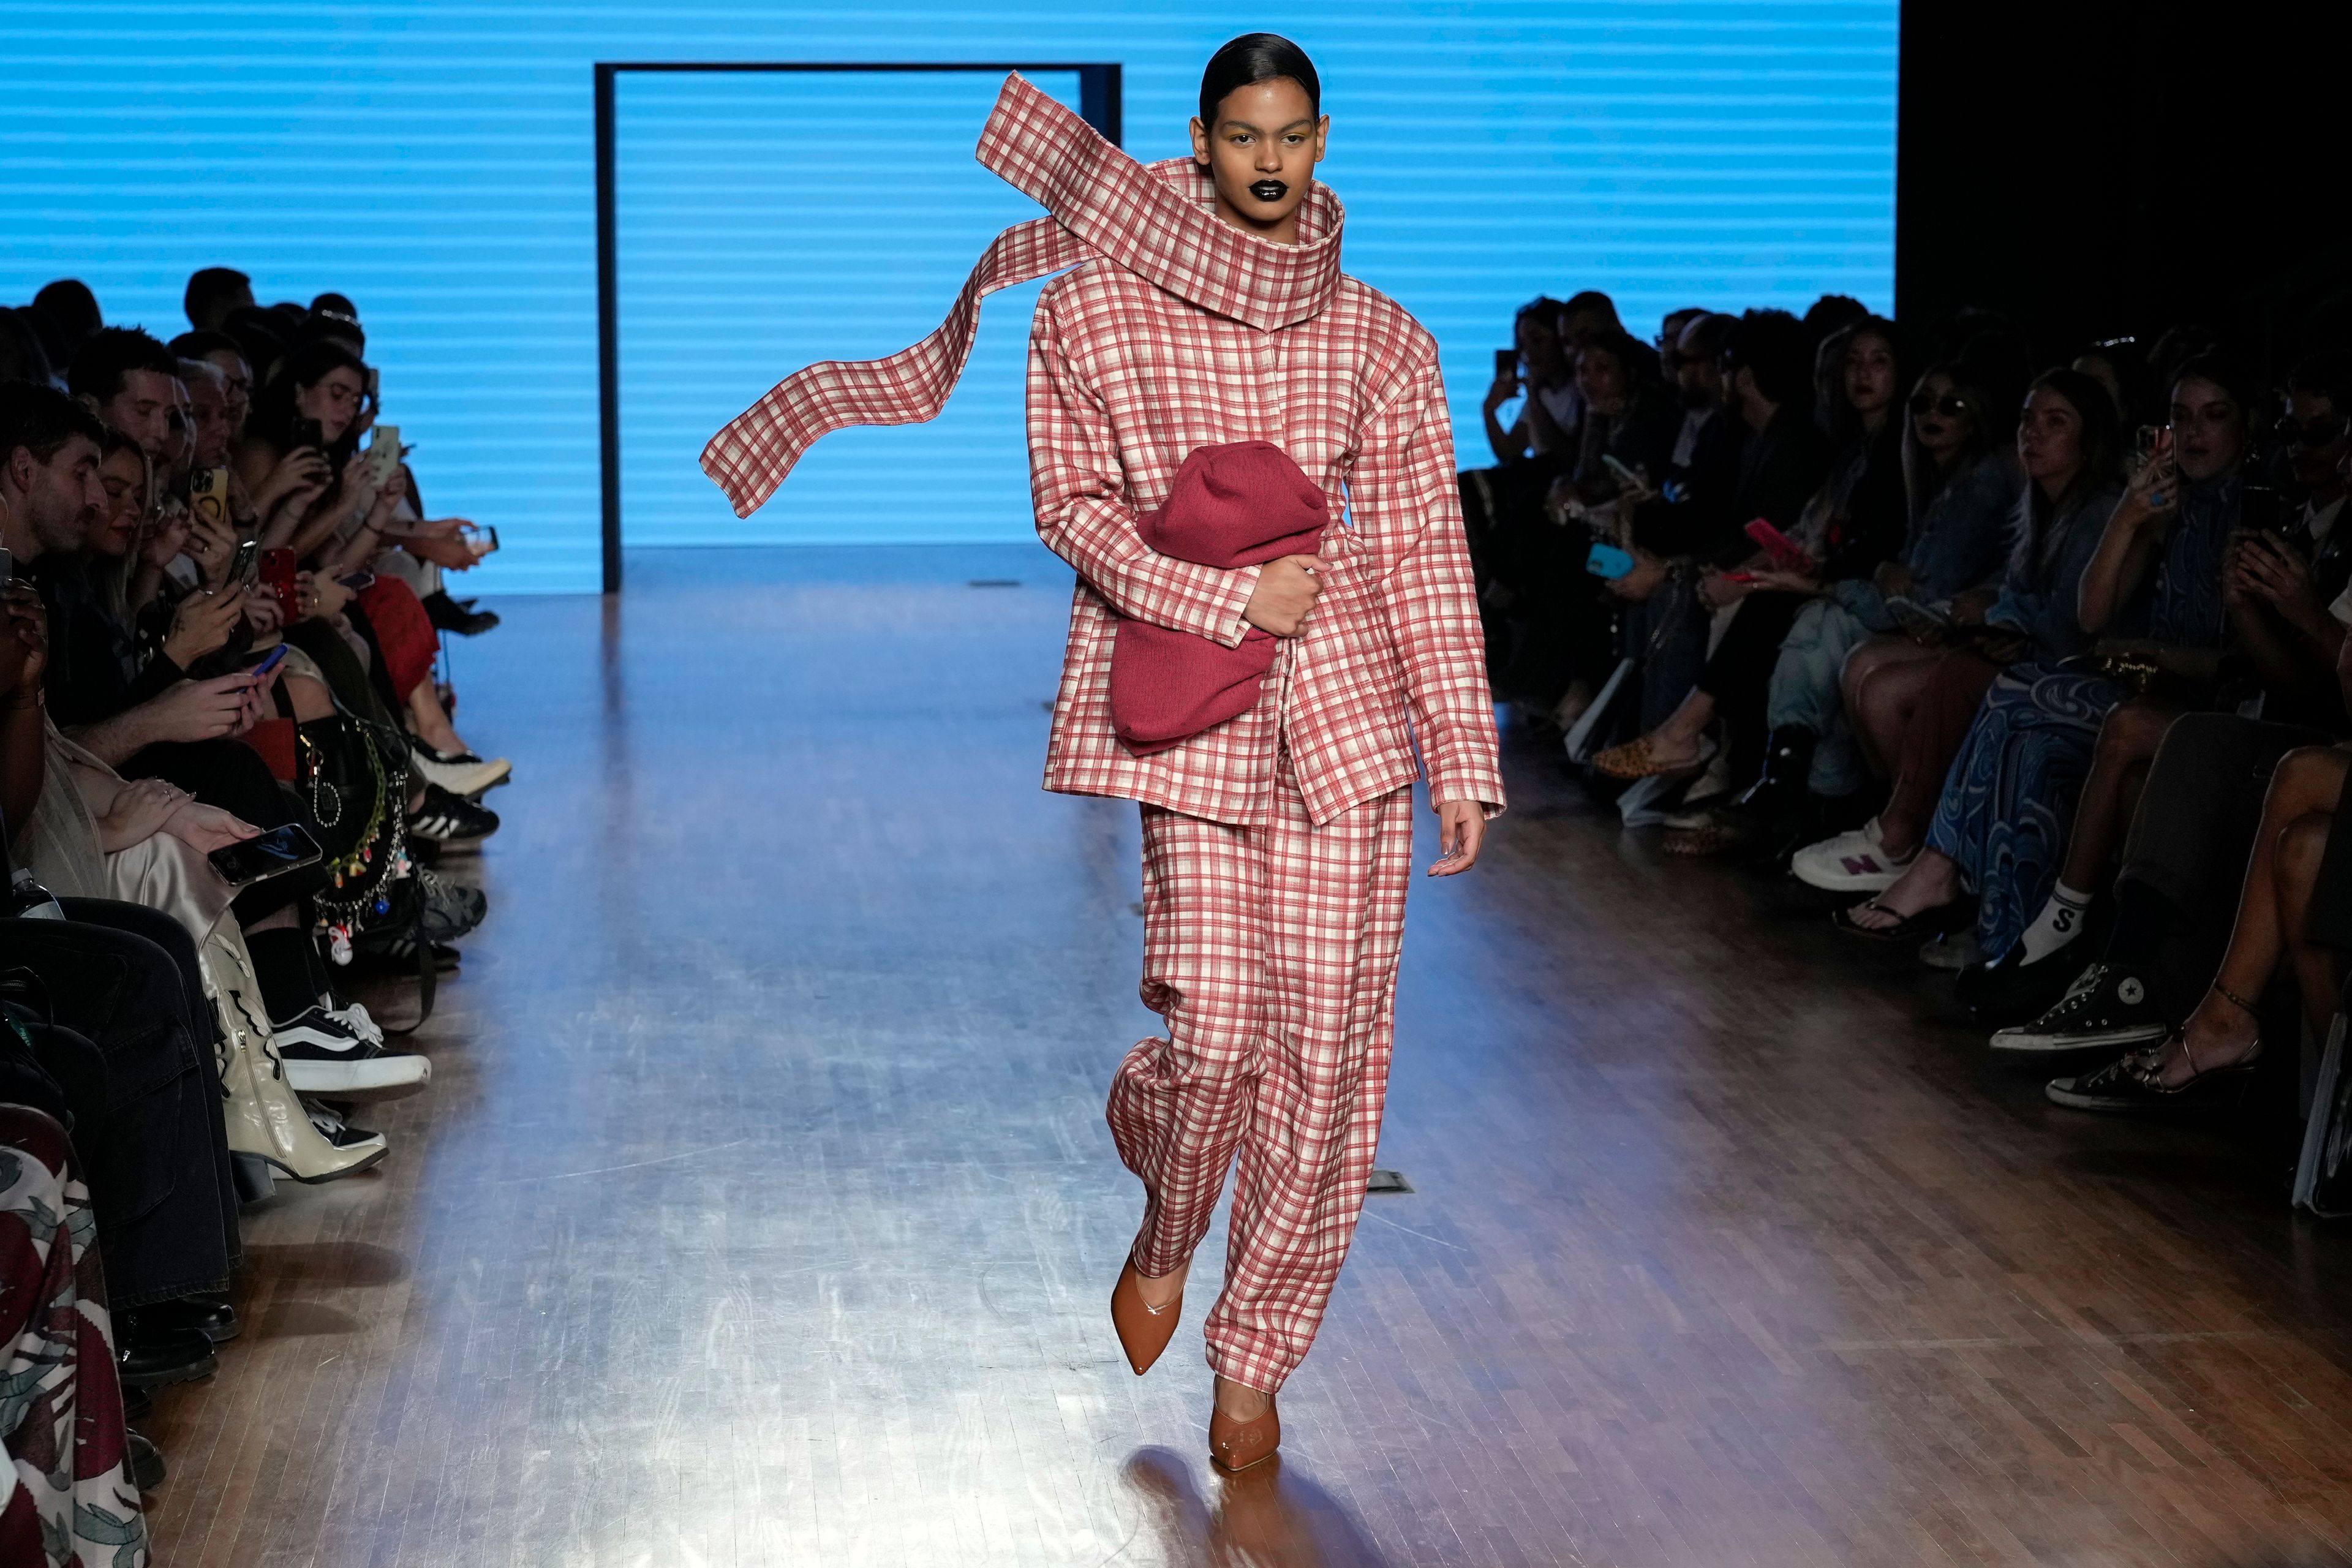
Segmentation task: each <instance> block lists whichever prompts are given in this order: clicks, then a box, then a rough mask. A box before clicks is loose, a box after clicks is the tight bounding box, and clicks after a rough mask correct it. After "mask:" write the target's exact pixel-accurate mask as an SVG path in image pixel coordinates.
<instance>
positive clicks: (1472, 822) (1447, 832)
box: [1429, 800, 1486, 877]
mask: <svg viewBox="0 0 2352 1568" xmlns="http://www.w3.org/2000/svg"><path fill="white" fill-rule="evenodd" d="M1485 842H1486V807H1485V806H1483V805H1479V804H1478V803H1477V802H1476V801H1475V800H1441V801H1439V802H1438V803H1437V849H1438V856H1437V858H1436V860H1435V861H1433V863H1432V864H1431V866H1430V868H1429V874H1430V875H1431V876H1433V877H1458V876H1460V875H1461V874H1462V873H1463V872H1465V871H1467V870H1468V869H1470V868H1471V867H1473V866H1475V865H1476V864H1477V863H1478V847H1479V846H1480V845H1481V844H1483V843H1485Z"/></svg>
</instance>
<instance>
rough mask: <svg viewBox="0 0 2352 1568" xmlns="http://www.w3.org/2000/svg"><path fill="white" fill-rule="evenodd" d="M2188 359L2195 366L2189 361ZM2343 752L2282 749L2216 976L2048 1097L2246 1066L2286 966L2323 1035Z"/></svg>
mask: <svg viewBox="0 0 2352 1568" xmlns="http://www.w3.org/2000/svg"><path fill="white" fill-rule="evenodd" d="M2192 363H2194V362H2192ZM2347 763H2352V752H2347V751H2346V750H2345V749H2344V748H2343V747H2341V746H2336V747H2327V748H2319V747H2306V748H2304V749H2302V750H2298V751H2294V752H2288V753H2287V754H2286V756H2285V758H2284V760H2283V761H2281V762H2280V763H2279V764H2278V770H2277V772H2276V773H2274V774H2273V776H2272V779H2271V786H2270V792H2269V795H2268V797H2267V798H2266V799H2265V800H2264V802H2263V815H2262V821H2261V823H2260V825H2259V826H2257V828H2256V829H2255V832H2254V836H2253V854H2252V858H2251V859H2250V860H2249V861H2248V863H2247V866H2246V869H2245V880H2244V884H2243V887H2242V891H2241V892H2240V894H2239V896H2238V918H2237V921H2236V923H2235V924H2234V925H2233V926H2232V927H2231V931H2230V942H2229V946H2228V948H2227V949H2226V950H2225V951H2224V952H2223V954H2222V957H2221V970H2220V973H2217V974H2216V975H2215V976H2214V978H2213V980H2212V983H2211V984H2210V985H2208V986H2207V987H2206V990H2205V994H2204V995H2203V996H2202V997H2201V998H2200V999H2199V1001H2198V1002H2197V1004H2196V1005H2195V1006H2193V1007H2191V1008H2190V1009H2189V1012H2188V1015H2187V1016H2186V1017H2184V1018H2183V1019H2182V1021H2181V1023H2180V1024H2179V1026H2178V1027H2176V1028H2173V1029H2170V1030H2169V1031H2167V1032H2166V1033H2164V1035H2163V1037H2161V1038H2160V1039H2159V1040H2158V1041H2157V1043H2155V1044H2154V1045H2151V1046H2147V1047H2142V1048H2140V1049H2137V1050H2133V1051H2127V1052H2126V1053H2125V1054H2124V1055H2123V1056H2122V1057H2121V1058H2118V1059H2116V1061H2113V1062H2111V1063H2109V1064H2108V1065H2107V1066H2105V1067H2104V1068H2099V1069H2098V1070H2097V1071H2095V1072H2090V1073H2084V1074H2081V1075H2079V1076H2075V1077H2068V1078H2060V1079H2053V1080H2052V1081H2051V1083H2050V1085H2049V1089H2048V1093H2049V1097H2050V1099H2051V1100H2053V1101H2054V1102H2056V1103H2057V1104H2060V1105H2063V1106H2067V1107H2070V1108H2072V1109H2074V1110H2142V1109H2145V1108H2147V1107H2149V1106H2154V1105H2163V1104H2168V1103H2179V1101H2180V1100H2182V1099H2183V1098H2184V1097H2186V1096H2190V1095H2192V1094H2195V1093H2198V1092H2200V1091H2207V1092H2210V1090H2212V1089H2215V1088H2216V1087H2217V1086H2218V1085H2220V1084H2222V1083H2224V1082H2226V1080H2228V1079H2231V1078H2234V1077H2237V1076H2238V1075H2241V1074H2242V1073H2245V1072H2247V1071H2249V1070H2251V1069H2252V1067H2253V1065H2254V1062H2255V1060H2256V1058H2259V1057H2261V1055H2262V1054H2263V1033H2262V1017H2263V1015H2262V997H2263V991H2264V990H2265V989H2267V988H2268V986H2269V985H2270V983H2271V981H2272V979H2273V976H2274V975H2276V974H2277V973H2279V971H2280V970H2281V969H2282V967H2284V969H2285V971H2286V972H2287V973H2289V974H2291V975H2292V976H2293V977H2294V981H2295V983H2296V986H2297V989H2298V990H2299V992H2300V993H2301V996H2302V1001H2303V1007H2302V1021H2303V1024H2304V1026H2305V1027H2306V1028H2308V1029H2310V1030H2311V1031H2312V1032H2313V1033H2314V1034H2315V1036H2321V1037H2324V1036H2325V1035H2326V1033H2327V1026H2328V1019H2329V1018H2330V1016H2333V1015H2334V1013H2335V1012H2336V1005H2337V1002H2338V998H2339V996H2340V994H2341V992H2342V988H2343V978H2344V977H2343V959H2342V950H2343V949H2344V948H2346V947H2347V946H2352V835H2347V836H2346V838H2347V843H2346V846H2345V847H2342V848H2339V847H2337V845H2336V839H2337V835H2336V830H2335V824H2336V820H2337V817H2338V813H2337V810H2336V805H2337V802H2339V801H2340V800H2342V798H2343V796H2344V781H2345V775H2346V771H2347Z"/></svg>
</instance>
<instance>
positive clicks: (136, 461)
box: [83, 447, 147, 561]
mask: <svg viewBox="0 0 2352 1568" xmlns="http://www.w3.org/2000/svg"><path fill="white" fill-rule="evenodd" d="M98 482H99V484H100V486H101V487H103V488H104V489H105V491H106V506H105V509H104V510H101V511H100V513H99V517H98V521H97V522H95V523H94V524H92V525H91V527H90V530H89V537H88V538H87V539H86V540H85V541H84V542H83V548H84V549H86V550H88V551H89V552H90V553H91V554H93V555H102V556H105V557H106V558H107V559H108V560H110V561H119V560H121V558H122V557H123V556H125V555H127V554H129V553H130V552H131V541H132V540H133V539H135V538H137V537H138V534H139V520H140V519H141V518H142V517H143V516H144V515H145V514H146V511H147V464H146V462H145V461H144V460H143V459H142V458H141V457H140V456H139V454H138V453H136V452H134V451H131V449H130V448H129V447H122V448H121V449H119V450H117V451H116V452H115V453H114V455H113V456H112V457H110V458H107V459H106V460H105V461H104V462H102V463H100V464H99V466H98Z"/></svg>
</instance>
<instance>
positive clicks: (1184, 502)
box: [1110, 441, 1329, 757]
mask: <svg viewBox="0 0 2352 1568" xmlns="http://www.w3.org/2000/svg"><path fill="white" fill-rule="evenodd" d="M1327 521H1329V510H1328V500H1327V499H1326V498H1325V496H1324V494H1323V489H1322V487H1321V486H1319V485H1318V484H1317V483H1316V482H1315V481H1314V480H1313V479H1308V478H1307V474H1306V472H1305V470H1303V469H1301V468H1299V466H1298V465H1297V463H1294V462H1292V461H1291V460H1290V454H1288V453H1287V452H1285V451H1284V450H1283V449H1282V448H1281V447H1277V446H1276V445H1275V444H1274V443H1273V442H1271V441H1234V442H1230V443H1227V444H1226V445H1223V446H1219V447H1195V448H1194V449H1193V451H1192V456H1190V457H1188V458H1185V459H1184V466H1183V467H1182V468H1179V469H1178V470H1177V471H1176V483H1175V485H1174V486H1173V487H1172V488H1171V489H1170V491H1169V495H1168V504H1167V505H1165V506H1163V507H1161V508H1160V510H1158V511H1154V512H1148V513H1146V514H1145V515H1144V516H1142V517H1140V518H1138V519H1137V520H1136V531H1138V532H1139V533H1140V534H1141V535H1142V536H1143V542H1144V543H1145V544H1147V545H1149V546H1150V547H1151V548H1152V549H1153V550H1155V551H1157V552H1160V554H1162V555H1172V556H1174V557H1176V559H1178V560H1179V561H1190V562H1192V563H1194V564H1195V565H1200V566H1215V567H1219V568H1221V569H1223V570H1226V571H1232V570H1234V569H1235V568H1238V567H1243V566H1263V565H1265V563H1267V562H1269V561H1278V560H1280V559H1281V558H1282V557H1283V556H1286V555H1311V554H1313V553H1314V552H1315V550H1316V547H1317V545H1318V543H1319V542H1321V540H1322V537H1323V527H1324V524H1325V523H1326V522H1327ZM1275 643H1276V638H1275V637H1273V636H1272V635H1271V634H1270V633H1267V632H1263V631H1260V630H1258V629H1257V628H1256V627H1255V626H1252V627H1251V628H1250V629H1249V631H1248V633H1247V634H1246V635H1244V637H1243V638H1242V642H1241V646H1240V647H1225V646H1224V645H1223V644H1222V643H1217V642H1212V641H1211V640H1210V639H1208V638H1207V637H1198V636H1195V635H1194V634H1193V633H1191V632H1180V631H1172V630H1171V629H1169V628H1168V627H1166V626H1153V625H1151V624H1150V622H1148V621H1139V620H1134V619H1131V618H1129V619H1123V620H1121V621H1120V622H1119V623H1118V637H1117V638H1116V640H1115V641H1114V642H1113V643H1112V645H1111V660H1110V717H1111V727H1112V729H1113V731H1116V733H1117V734H1118V740H1119V743H1120V744H1121V745H1123V746H1125V747H1126V748H1127V749H1128V750H1129V752H1133V753H1134V754H1135V755H1137V756H1139V757H1148V756H1150V755H1151V754H1152V753H1153V752H1164V751H1166V750H1167V749H1168V748H1169V747H1171V746H1174V745H1179V744H1181V743H1182V742H1186V741H1189V740H1191V739H1192V737H1193V736H1195V735H1197V734H1199V733H1201V732H1202V731H1204V730H1208V729H1211V728H1213V727H1214V726H1216V725H1219V724H1222V723H1223V722H1224V721H1227V720H1228V719H1233V718H1235V717H1238V716H1239V715H1241V714H1244V713H1246V712H1248V711H1249V710H1251V709H1252V708H1254V707H1255V706H1256V705H1257V700H1258V694H1259V691H1260V689H1262V688H1263V687H1264V685H1265V672H1266V671H1267V669H1269V668H1272V667H1273V664H1274V655H1275Z"/></svg>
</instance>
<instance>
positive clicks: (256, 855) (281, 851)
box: [205, 822, 320, 888]
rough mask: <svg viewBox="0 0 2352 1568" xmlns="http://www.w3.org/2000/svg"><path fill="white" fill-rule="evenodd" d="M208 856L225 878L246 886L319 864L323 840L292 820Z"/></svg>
mask: <svg viewBox="0 0 2352 1568" xmlns="http://www.w3.org/2000/svg"><path fill="white" fill-rule="evenodd" d="M319 858H320V850H319V841H318V840H317V839H315V838H313V837H310V834H309V833H308V832H306V831H304V829H303V827H302V825H301V824H300V823H299V822H289V823H288V824H287V825H286V826H283V827H273V828H271V829H270V830H269V831H268V832H267V833H265V834H263V835H261V836H260V837H257V838H248V839H247V840H246V841H245V842H244V843H242V844H227V845H223V846H222V847H220V848H218V849H215V850H214V851H213V852H212V853H211V854H209V855H207V856H205V859H207V860H209V861H211V862H212V863H213V869H214V870H215V871H218V872H219V873H220V874H221V880H223V881H225V882H226V883H227V884H228V885H229V886H230V887H232V888H242V887H244V886H245V885H246V884H247V882H258V881H260V880H261V879H263V878H264V877H278V876H283V875H284V874H285V873H287V872H289V871H299V870H300V869H301V868H303V867H305V866H315V865H317V864H318V863H319Z"/></svg>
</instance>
